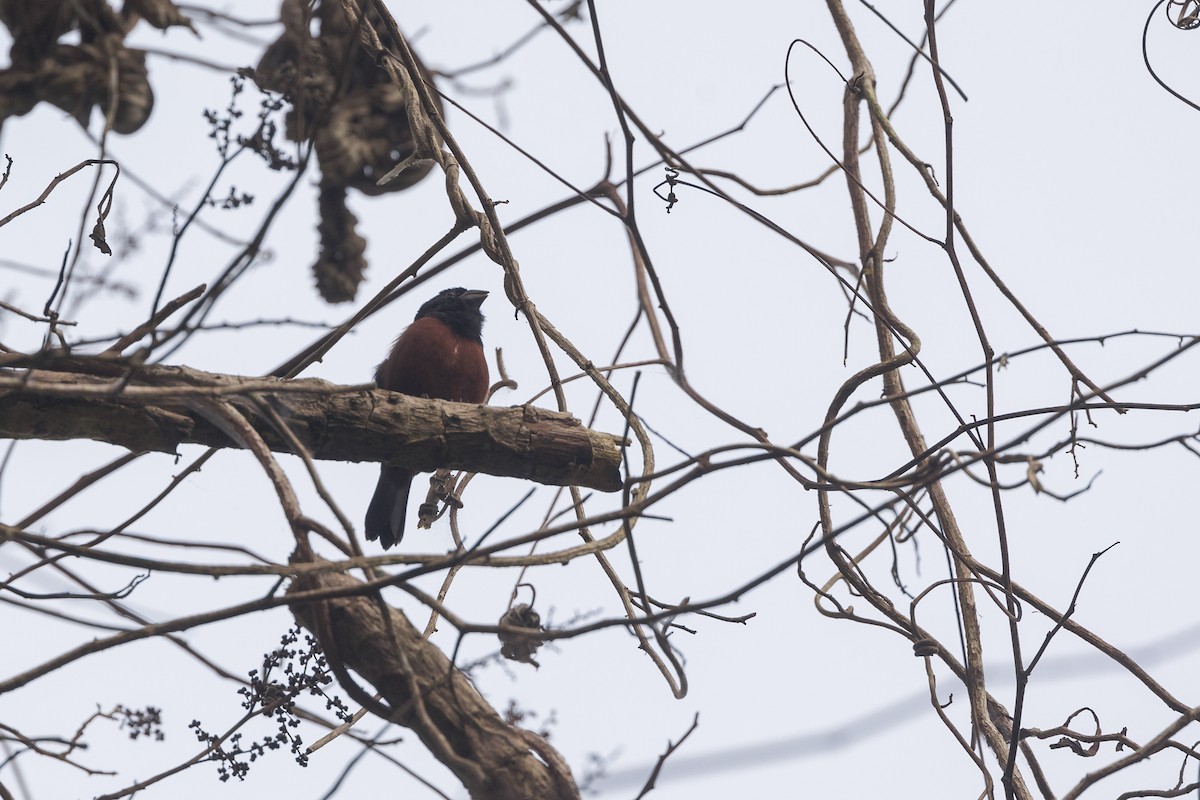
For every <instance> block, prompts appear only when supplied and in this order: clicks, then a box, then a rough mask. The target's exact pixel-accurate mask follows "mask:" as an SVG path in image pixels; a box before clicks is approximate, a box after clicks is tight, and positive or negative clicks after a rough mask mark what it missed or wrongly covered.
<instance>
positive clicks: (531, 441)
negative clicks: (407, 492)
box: [0, 359, 622, 492]
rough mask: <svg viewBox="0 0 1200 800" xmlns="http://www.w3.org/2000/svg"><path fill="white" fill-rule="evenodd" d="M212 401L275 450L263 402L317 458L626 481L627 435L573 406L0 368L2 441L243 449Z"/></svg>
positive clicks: (608, 485) (278, 441) (612, 486)
mask: <svg viewBox="0 0 1200 800" xmlns="http://www.w3.org/2000/svg"><path fill="white" fill-rule="evenodd" d="M204 397H222V398H223V399H225V400H228V401H230V402H233V403H235V404H237V405H239V407H242V409H243V411H244V412H245V413H246V414H247V417H248V418H249V419H250V420H251V422H252V423H253V425H254V427H255V429H256V430H257V431H258V432H259V434H260V435H261V436H262V438H263V440H264V441H266V443H267V445H268V446H269V447H270V448H271V449H272V450H275V451H278V452H290V451H291V448H290V447H289V445H288V444H287V442H286V441H285V440H284V438H283V437H282V436H280V434H279V432H278V431H277V430H276V429H275V428H274V427H273V426H272V424H271V422H270V420H269V419H268V418H267V415H264V414H260V413H258V412H257V411H256V409H255V404H265V405H267V406H270V407H271V408H273V409H274V410H275V411H276V412H277V413H278V415H279V417H281V418H282V419H284V420H286V421H287V424H288V426H289V427H290V428H291V430H292V432H293V433H294V434H295V436H296V437H297V438H298V439H299V441H300V442H301V443H303V444H304V446H305V447H306V448H307V449H308V451H309V452H310V453H311V454H312V456H313V457H314V458H318V459H325V460H335V461H381V462H386V463H388V464H394V465H397V466H405V467H411V468H414V469H417V470H421V471H432V470H434V469H438V468H441V467H447V468H451V469H466V470H472V471H475V472H485V473H488V474H490V475H499V476H502V477H509V478H525V479H529V480H533V481H537V482H538V483H545V484H550V485H555V486H566V485H575V486H585V487H588V488H590V489H597V490H600V491H605V492H612V491H616V490H617V489H619V488H620V487H621V472H620V469H621V443H622V440H621V438H620V437H618V436H613V435H611V434H606V433H600V432H598V431H593V430H590V429H588V428H585V427H583V425H581V424H580V423H579V421H578V420H576V419H574V418H573V417H571V416H570V415H568V414H562V413H559V412H555V411H546V410H543V409H539V408H533V407H528V406H525V407H513V408H493V407H491V406H476V405H470V404H467V403H448V402H444V401H441V400H428V399H424V398H417V397H408V396H406V395H401V394H396V393H394V392H388V391H384V390H382V389H371V388H370V387H352V386H338V385H335V384H332V383H329V382H327V381H322V380H317V379H312V378H307V379H303V380H291V381H283V380H276V379H273V378H245V377H240V376H236V375H220V374H215V373H211V372H201V371H199V370H194V369H189V368H186V367H164V366H144V365H143V366H137V365H133V364H130V363H128V362H124V361H113V360H108V359H86V360H85V359H73V360H64V361H56V362H54V363H53V364H51V365H49V366H48V367H46V368H37V369H32V370H17V369H0V438H5V437H6V438H12V439H48V440H62V439H94V440H97V441H102V442H108V443H110V444H116V445H120V446H122V447H127V448H129V449H130V450H133V451H135V452H141V451H158V452H165V453H173V452H175V451H176V449H177V448H178V447H179V445H181V444H203V445H208V446H209V447H240V446H241V445H240V444H238V443H237V442H234V441H233V440H231V439H230V438H229V436H228V435H227V434H226V433H224V432H223V431H221V430H220V429H219V428H217V427H216V426H214V425H213V424H212V423H210V422H209V421H208V420H206V419H205V418H204V417H203V416H202V415H201V414H198V413H196V412H195V411H194V410H193V407H194V405H195V402H194V401H195V400H196V399H197V398H204Z"/></svg>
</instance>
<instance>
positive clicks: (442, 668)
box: [288, 574, 579, 800]
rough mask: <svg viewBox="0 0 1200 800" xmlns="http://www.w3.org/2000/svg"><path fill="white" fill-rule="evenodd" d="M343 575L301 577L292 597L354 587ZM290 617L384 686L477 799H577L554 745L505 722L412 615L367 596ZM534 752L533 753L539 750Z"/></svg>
mask: <svg viewBox="0 0 1200 800" xmlns="http://www.w3.org/2000/svg"><path fill="white" fill-rule="evenodd" d="M358 583H359V581H358V580H357V579H355V578H353V577H351V576H349V575H345V574H321V575H303V576H301V577H298V578H296V580H295V581H293V582H292V585H291V587H290V588H289V589H288V593H289V594H291V593H294V592H303V591H310V590H314V589H334V588H349V587H352V586H354V585H355V584H358ZM292 613H294V614H295V615H296V618H297V619H298V620H299V621H300V623H301V624H302V625H304V626H305V627H306V628H308V629H309V630H311V631H313V632H314V633H315V634H316V635H317V636H318V638H320V639H321V646H322V647H323V648H324V649H325V651H326V653H327V654H329V656H330V658H331V659H334V658H336V659H339V660H340V662H341V664H342V665H343V666H345V667H349V668H350V669H353V670H354V672H355V673H357V674H358V675H361V676H362V678H363V679H365V680H366V681H368V682H369V683H370V684H371V685H372V686H374V687H375V689H376V690H378V691H379V692H380V694H381V695H382V697H383V700H384V701H385V702H386V703H387V705H388V707H390V708H393V709H396V714H395V719H394V721H395V722H397V723H398V724H400V725H403V726H405V727H407V728H410V729H412V730H413V731H414V732H415V733H416V734H417V736H419V737H420V739H421V741H422V742H424V743H425V744H426V746H428V747H429V749H430V751H431V752H433V753H434V754H435V755H437V756H438V759H439V760H440V761H442V762H443V763H444V764H445V765H446V766H447V767H449V768H450V769H451V770H452V771H453V772H454V773H455V775H456V776H458V778H459V779H460V780H462V782H463V785H465V786H466V787H467V789H468V791H469V792H470V793H471V797H472V798H476V799H477V800H479V799H482V798H487V800H524V798H532V797H536V798H544V799H545V800H577V798H578V797H579V793H578V789H577V788H576V786H575V782H574V780H573V779H572V777H571V774H570V770H569V769H568V768H567V767H566V765H565V763H564V762H563V760H562V758H561V756H558V754H557V753H556V752H555V751H554V750H553V748H551V747H550V744H549V743H548V742H546V741H545V740H542V739H540V737H538V741H533V740H532V739H533V738H534V737H535V736H536V735H535V734H532V733H530V732H528V731H522V730H521V729H519V728H516V727H514V726H511V725H509V724H508V723H507V722H505V721H504V720H503V719H502V718H501V717H500V715H499V714H497V713H496V710H495V709H494V708H492V707H491V706H490V705H488V703H487V701H486V700H484V699H483V697H482V696H480V694H479V692H478V691H477V690H476V689H475V687H474V686H473V685H472V684H471V682H470V680H469V679H468V678H467V677H466V675H464V674H463V673H462V672H460V671H459V670H457V669H455V668H454V667H453V665H452V664H451V663H450V660H449V659H448V658H447V657H446V655H445V653H443V652H442V651H441V650H439V649H438V648H437V647H436V646H435V645H433V644H431V643H430V642H428V641H426V640H425V639H423V638H422V637H421V632H420V631H419V630H417V629H416V628H414V627H413V626H412V624H411V623H410V622H409V621H408V619H407V618H406V617H405V616H404V615H403V614H401V613H400V612H399V611H396V610H395V609H391V608H389V609H388V613H389V615H390V616H391V619H390V620H385V619H384V618H383V617H382V616H381V614H380V604H379V603H377V602H375V601H374V600H372V599H371V597H370V596H350V597H338V598H333V599H330V600H325V601H316V602H310V603H304V602H300V603H296V604H294V605H293V606H292ZM535 750H536V752H537V754H538V755H540V756H541V758H539V757H538V755H535V754H534V752H535Z"/></svg>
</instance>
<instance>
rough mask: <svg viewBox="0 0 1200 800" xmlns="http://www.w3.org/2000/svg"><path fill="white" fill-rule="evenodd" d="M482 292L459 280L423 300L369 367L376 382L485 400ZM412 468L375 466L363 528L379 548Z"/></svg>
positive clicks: (387, 538)
mask: <svg viewBox="0 0 1200 800" xmlns="http://www.w3.org/2000/svg"><path fill="white" fill-rule="evenodd" d="M487 296H488V293H487V292H485V291H482V290H479V289H464V288H462V287H461V286H460V287H455V288H453V289H445V290H443V291H441V292H438V293H437V294H436V295H435V296H434V297H433V298H431V299H430V300H428V301H426V303H425V304H424V305H422V306H421V307H420V308H419V309H418V310H417V316H416V317H415V318H414V319H413V322H412V324H411V325H409V326H408V327H407V328H405V329H404V330H403V331H402V332H401V333H400V335H399V336H398V337H397V338H396V341H395V343H394V344H392V349H391V351H389V353H388V356H387V358H385V359H384V360H383V363H381V364H380V365H379V367H378V368H377V369H376V370H375V383H376V384H377V385H378V386H379V388H381V389H389V390H391V391H393V392H400V393H402V394H407V395H412V396H413V397H428V398H431V399H437V400H452V401H454V402H458V403H483V402H484V401H485V400H487V394H488V366H487V359H486V358H484V355H483V313H482V312H481V311H480V310H479V307H480V306H481V305H482V304H483V301H484V300H485V299H487ZM415 474H416V473H414V472H413V471H412V470H410V469H405V468H404V467H391V466H388V465H386V464H384V465H383V466H382V468H381V469H380V473H379V483H377V484H376V485H375V494H374V495H373V496H372V497H371V504H370V505H369V506H367V518H366V523H365V530H366V535H367V539H369V540H372V541H374V540H375V539H378V540H379V543H380V544H382V545H383V549H384V550H388V549H390V548H391V547H392V546H393V545H395V544H396V543H397V542H399V541H400V539H401V538H402V537H403V536H404V516H405V513H406V511H407V510H408V492H409V488H410V487H411V486H412V480H413V477H414V475H415Z"/></svg>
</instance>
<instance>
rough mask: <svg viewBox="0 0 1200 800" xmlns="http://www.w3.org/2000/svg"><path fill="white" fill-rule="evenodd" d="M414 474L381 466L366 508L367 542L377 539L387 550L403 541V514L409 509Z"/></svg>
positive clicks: (396, 468)
mask: <svg viewBox="0 0 1200 800" xmlns="http://www.w3.org/2000/svg"><path fill="white" fill-rule="evenodd" d="M412 479H413V473H411V472H409V471H408V470H406V469H399V468H398V467H384V468H383V469H382V470H380V472H379V483H377V484H375V494H374V496H372V497H371V505H369V506H367V520H366V531H367V538H368V539H372V540H374V539H378V540H379V543H380V544H382V545H383V549H384V550H387V549H389V548H390V547H391V546H392V545H394V544H396V543H397V542H399V541H400V540H401V539H402V538H404V514H405V512H406V511H407V510H408V490H409V487H411V486H412Z"/></svg>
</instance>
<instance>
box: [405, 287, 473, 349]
mask: <svg viewBox="0 0 1200 800" xmlns="http://www.w3.org/2000/svg"><path fill="white" fill-rule="evenodd" d="M487 296H488V293H487V292H484V291H481V290H479V289H464V288H462V287H461V286H457V287H455V288H453V289H443V290H442V291H440V292H438V293H437V295H436V296H434V297H433V298H431V299H430V300H427V301H426V302H425V305H423V306H421V308H420V309H418V310H417V316H416V319H421V318H422V317H433V318H434V319H437V320H441V321H442V322H444V323H446V325H448V326H449V327H450V330H452V331H454V333H455V334H456V335H457V336H461V337H462V338H464V339H470V340H471V341H473V342H479V343H480V344H482V343H483V314H482V313H481V312H480V311H479V307H480V306H481V305H483V301H484V300H486V299H487Z"/></svg>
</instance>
